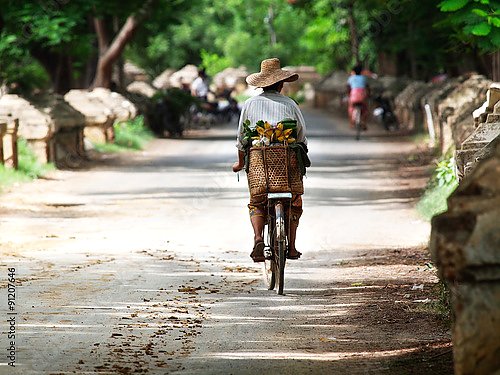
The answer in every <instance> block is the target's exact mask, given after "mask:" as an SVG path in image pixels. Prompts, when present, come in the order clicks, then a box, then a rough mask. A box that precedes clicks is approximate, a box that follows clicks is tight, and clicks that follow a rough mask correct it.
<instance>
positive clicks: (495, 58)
mask: <svg viewBox="0 0 500 375" xmlns="http://www.w3.org/2000/svg"><path fill="white" fill-rule="evenodd" d="M491 70H492V72H491V79H492V80H493V81H495V82H499V81H500V51H496V52H493V53H492V54H491Z"/></svg>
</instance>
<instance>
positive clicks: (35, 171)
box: [0, 138, 54, 190]
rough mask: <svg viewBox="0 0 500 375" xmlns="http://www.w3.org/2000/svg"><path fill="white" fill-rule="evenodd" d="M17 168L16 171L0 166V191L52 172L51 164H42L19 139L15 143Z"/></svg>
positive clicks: (25, 143) (21, 139)
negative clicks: (17, 160)
mask: <svg viewBox="0 0 500 375" xmlns="http://www.w3.org/2000/svg"><path fill="white" fill-rule="evenodd" d="M17 147H18V156H19V168H18V169H17V170H15V169H12V168H6V167H5V166H3V165H0V190H1V189H2V188H5V187H7V186H10V185H13V184H16V183H22V182H27V181H30V180H33V179H36V178H38V177H41V176H43V175H44V174H46V173H47V172H49V171H51V170H54V166H53V165H52V164H42V163H40V162H39V161H38V159H37V158H36V155H35V153H34V152H33V150H32V149H31V148H30V146H29V145H28V142H26V140H25V139H23V138H19V139H18V142H17Z"/></svg>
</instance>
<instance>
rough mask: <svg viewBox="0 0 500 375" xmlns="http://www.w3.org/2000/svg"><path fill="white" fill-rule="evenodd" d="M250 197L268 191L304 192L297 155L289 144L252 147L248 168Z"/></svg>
mask: <svg viewBox="0 0 500 375" xmlns="http://www.w3.org/2000/svg"><path fill="white" fill-rule="evenodd" d="M248 188H249V190H250V197H258V196H262V195H265V194H267V193H285V192H286V193H292V194H303V193H304V185H303V183H302V174H301V173H300V169H299V166H298V163H297V155H296V154H295V152H294V151H292V150H290V148H289V147H288V146H270V147H252V148H251V149H250V165H249V170H248Z"/></svg>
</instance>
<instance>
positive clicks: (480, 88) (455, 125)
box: [438, 75, 492, 151]
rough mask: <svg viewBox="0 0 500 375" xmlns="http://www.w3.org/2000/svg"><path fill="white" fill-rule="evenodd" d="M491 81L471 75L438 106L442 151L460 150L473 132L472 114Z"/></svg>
mask: <svg viewBox="0 0 500 375" xmlns="http://www.w3.org/2000/svg"><path fill="white" fill-rule="evenodd" d="M491 83H492V82H491V81H490V80H488V79H486V78H485V77H484V76H481V75H472V76H470V77H468V78H467V79H465V80H463V81H462V82H460V83H459V84H458V85H456V86H455V87H454V88H453V90H451V91H450V92H449V93H448V94H447V96H446V99H444V100H443V101H442V102H441V103H439V105H438V119H439V128H440V129H441V133H442V141H441V143H442V150H443V151H447V150H448V149H449V148H450V147H452V148H454V149H458V148H460V146H461V144H462V143H463V142H464V141H465V140H466V139H467V137H469V136H470V135H471V134H472V133H473V132H474V128H475V127H474V122H473V121H472V120H471V116H472V112H473V111H474V110H475V109H476V108H477V107H479V106H480V105H481V104H482V103H483V101H484V98H485V95H486V91H487V90H488V87H489V86H490V85H491Z"/></svg>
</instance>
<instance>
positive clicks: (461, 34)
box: [439, 0, 500, 53]
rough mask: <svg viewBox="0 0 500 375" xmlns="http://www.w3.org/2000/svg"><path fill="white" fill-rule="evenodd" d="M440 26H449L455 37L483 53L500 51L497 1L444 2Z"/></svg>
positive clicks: (499, 24) (441, 8)
mask: <svg viewBox="0 0 500 375" xmlns="http://www.w3.org/2000/svg"><path fill="white" fill-rule="evenodd" d="M439 9H440V10H441V11H442V12H446V18H445V19H444V20H443V21H442V22H441V23H440V24H441V25H450V26H451V27H453V29H454V31H455V35H456V37H457V38H458V39H459V40H461V41H462V42H463V43H465V44H468V45H470V46H477V47H479V49H481V50H482V51H483V52H485V53H489V52H495V51H498V49H500V3H499V2H498V1H497V0H444V1H441V2H440V3H439Z"/></svg>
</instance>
